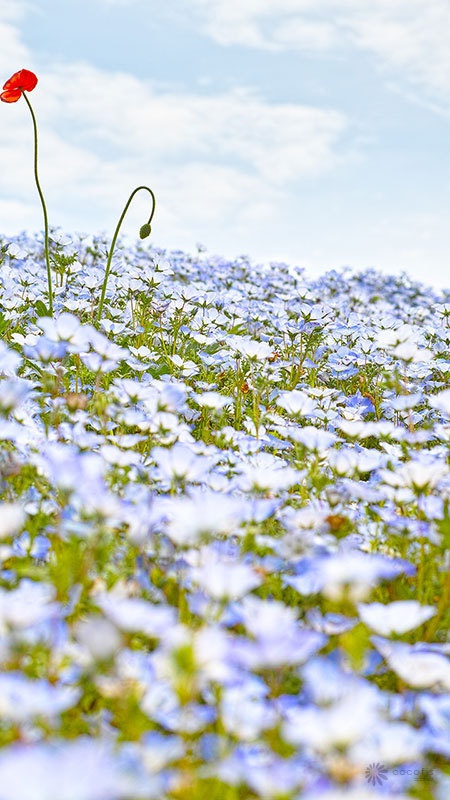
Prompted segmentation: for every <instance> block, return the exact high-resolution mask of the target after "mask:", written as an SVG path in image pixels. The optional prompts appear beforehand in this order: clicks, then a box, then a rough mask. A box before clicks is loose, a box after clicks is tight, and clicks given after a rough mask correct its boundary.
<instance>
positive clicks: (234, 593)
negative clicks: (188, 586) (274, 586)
mask: <svg viewBox="0 0 450 800" xmlns="http://www.w3.org/2000/svg"><path fill="white" fill-rule="evenodd" d="M199 556H200V557H199V563H198V566H195V567H192V568H191V569H190V570H189V572H188V575H189V578H190V579H191V580H192V581H193V583H194V584H195V585H197V586H198V587H200V589H202V590H203V591H204V592H205V593H206V594H207V596H208V597H210V598H211V599H213V600H237V599H239V598H241V597H244V595H246V594H247V593H248V592H251V591H252V589H255V588H256V587H257V586H259V585H260V584H261V583H262V578H261V576H260V575H258V574H257V573H256V572H255V570H253V569H252V568H251V567H250V566H248V565H247V564H242V563H239V562H238V561H233V560H231V559H224V558H223V557H221V556H220V554H219V553H217V552H215V551H214V550H212V549H211V548H205V547H204V548H202V549H201V551H200V553H199Z"/></svg>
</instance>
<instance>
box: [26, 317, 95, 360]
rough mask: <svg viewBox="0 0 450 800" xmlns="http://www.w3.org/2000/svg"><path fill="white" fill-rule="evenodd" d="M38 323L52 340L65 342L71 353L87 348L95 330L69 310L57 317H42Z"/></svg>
mask: <svg viewBox="0 0 450 800" xmlns="http://www.w3.org/2000/svg"><path fill="white" fill-rule="evenodd" d="M36 324H37V326H38V328H40V329H41V330H42V331H44V334H45V336H46V337H47V339H50V341H53V342H65V343H66V345H67V349H68V351H69V352H71V353H79V352H80V351H82V350H83V349H85V348H87V347H88V346H89V342H90V339H91V336H92V334H93V331H94V329H93V328H92V326H91V325H82V323H81V322H80V320H79V319H78V317H75V316H74V315H73V314H69V313H68V312H67V311H64V312H63V313H62V314H60V315H59V316H57V317H55V318H53V317H40V318H39V319H38V320H37V322H36Z"/></svg>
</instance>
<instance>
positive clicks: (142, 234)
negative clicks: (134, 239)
mask: <svg viewBox="0 0 450 800" xmlns="http://www.w3.org/2000/svg"><path fill="white" fill-rule="evenodd" d="M151 232H152V226H151V225H150V224H149V223H148V222H146V223H145V225H143V226H142V228H141V230H140V231H139V236H140V237H141V239H146V238H147V236H150V234H151Z"/></svg>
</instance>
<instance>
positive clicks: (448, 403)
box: [428, 389, 450, 417]
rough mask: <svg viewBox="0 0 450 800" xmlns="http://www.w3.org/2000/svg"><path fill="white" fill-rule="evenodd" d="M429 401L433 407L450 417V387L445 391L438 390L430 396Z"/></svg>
mask: <svg viewBox="0 0 450 800" xmlns="http://www.w3.org/2000/svg"><path fill="white" fill-rule="evenodd" d="M428 403H429V405H430V406H431V407H432V408H436V409H437V410H438V411H440V412H441V413H442V414H446V415H447V416H448V417H450V389H444V391H443V392H438V394H435V395H433V397H429V398H428Z"/></svg>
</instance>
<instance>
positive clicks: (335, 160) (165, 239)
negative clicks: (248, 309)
mask: <svg viewBox="0 0 450 800" xmlns="http://www.w3.org/2000/svg"><path fill="white" fill-rule="evenodd" d="M22 67H26V68H28V69H32V70H33V71H35V72H36V74H37V75H38V77H39V84H38V87H37V88H36V90H35V91H34V92H33V95H32V97H31V96H30V99H31V100H32V102H33V105H34V108H35V111H36V114H37V116H38V121H39V128H40V137H41V138H40V173H41V181H42V184H43V188H44V190H45V193H46V197H47V201H48V207H49V216H50V222H51V223H52V224H55V225H58V226H61V227H62V228H63V229H64V230H65V231H68V232H72V231H83V232H86V233H92V232H95V233H98V232H101V231H105V232H106V233H112V230H113V228H114V226H115V224H116V220H117V218H118V216H119V214H120V212H121V209H122V207H123V205H124V203H125V201H126V199H127V197H128V195H129V193H130V191H131V190H132V189H133V188H134V187H135V186H136V185H138V184H141V183H148V184H149V185H150V186H151V187H152V188H153V190H154V191H155V193H156V195H157V201H158V206H157V213H156V215H155V219H154V227H153V242H154V243H155V244H157V245H160V246H163V247H168V248H170V249H175V248H184V249H187V250H195V247H196V244H197V243H201V244H203V245H205V246H206V247H207V249H208V250H209V251H211V252H214V253H221V254H223V255H225V256H229V257H233V256H236V255H239V254H243V253H245V254H249V255H251V256H252V257H254V258H255V260H264V261H267V260H275V259H276V260H285V261H288V262H290V263H292V264H297V265H299V266H303V267H305V268H306V269H307V271H308V272H309V273H310V274H319V273H321V272H323V271H325V270H327V269H332V268H339V267H341V266H344V265H350V266H352V267H354V268H356V269H364V268H365V267H369V266H375V267H377V268H379V269H381V270H383V271H384V272H395V273H399V272H402V271H406V272H408V273H409V274H410V275H411V276H413V277H414V278H416V279H419V280H422V281H424V282H427V283H434V284H435V285H442V286H445V285H448V286H450V270H449V266H448V265H449V263H450V258H449V254H450V168H449V152H450V115H449V112H450V104H449V97H450V4H449V2H448V0H314V2H313V1H312V0H165V2H161V1H160V0H76V2H75V0H39V1H38V0H35V2H33V0H26V2H25V0H1V3H0V68H1V73H2V74H3V76H4V77H3V79H1V78H0V81H2V82H3V81H4V80H6V79H7V78H8V77H9V76H10V75H11V74H12V73H13V72H15V71H16V70H17V69H20V68H22ZM27 117H28V109H27V108H26V106H25V104H24V103H23V102H20V103H18V104H16V105H14V106H7V105H6V104H1V106H0V165H1V166H0V219H1V225H0V227H1V230H2V232H4V233H6V234H12V233H15V232H18V231H20V230H23V229H28V230H38V229H40V228H41V226H42V222H41V217H40V207H39V202H38V198H37V196H36V191H35V188H34V184H33V176H32V169H31V167H32V143H31V125H30V120H29V119H28V118H27ZM146 202H147V201H146V199H145V197H142V198H140V199H137V200H136V202H135V205H134V206H133V208H132V211H131V213H130V216H129V218H128V219H127V221H126V223H125V225H124V231H125V232H126V233H127V234H128V235H130V236H134V235H135V234H134V232H135V229H136V228H139V226H140V225H141V224H142V222H143V221H145V218H146V216H147V208H146Z"/></svg>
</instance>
